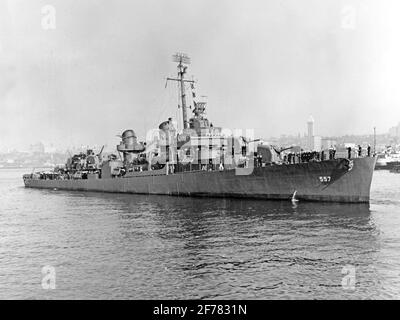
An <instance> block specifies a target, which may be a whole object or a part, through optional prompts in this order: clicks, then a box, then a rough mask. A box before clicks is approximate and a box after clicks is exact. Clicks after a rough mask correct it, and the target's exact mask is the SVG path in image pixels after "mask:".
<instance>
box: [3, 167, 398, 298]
mask: <svg viewBox="0 0 400 320" xmlns="http://www.w3.org/2000/svg"><path fill="white" fill-rule="evenodd" d="M22 173H23V171H21V170H4V169H3V170H0V298H2V299H12V298H20V299H79V298H85V299H86V298H87V299H100V298H105V299H116V298H130V299H170V298H176V299H196V298H199V299H205V298H210V299H213V298H219V299H225V298H229V299H271V298H272V299H283V298H290V299H299V298H306V299H314V298H319V299H326V298H334V299H337V298H345V299H348V298H350V299H355V298H357V299H359V298H399V297H400V174H393V173H389V172H386V171H377V172H375V173H374V179H373V185H372V190H371V196H372V200H371V203H370V205H346V204H321V203H306V202H299V203H298V205H297V206H294V205H292V203H291V202H289V201H285V202H280V201H254V200H237V199H206V198H179V197H167V196H140V195H122V194H101V193H81V192H66V191H53V190H35V189H25V188H24V187H23V186H22V179H21V175H22ZM43 266H52V267H54V268H55V269H54V270H55V273H56V277H55V284H56V288H55V289H54V290H51V289H49V290H46V289H43V288H42V278H43V275H42V268H43ZM345 266H353V267H354V268H355V269H354V270H355V288H354V290H353V289H352V288H351V287H350V288H349V287H346V286H345V287H343V286H342V279H343V277H345V276H346V274H342V269H343V267H345ZM347 270H348V269H347Z"/></svg>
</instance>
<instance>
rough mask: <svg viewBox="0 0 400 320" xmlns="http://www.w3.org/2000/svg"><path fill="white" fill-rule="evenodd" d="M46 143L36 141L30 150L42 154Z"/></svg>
mask: <svg viewBox="0 0 400 320" xmlns="http://www.w3.org/2000/svg"><path fill="white" fill-rule="evenodd" d="M44 150H45V149H44V144H43V143H41V142H38V143H35V144H31V146H30V148H29V151H30V152H31V153H33V154H35V153H36V154H42V153H44Z"/></svg>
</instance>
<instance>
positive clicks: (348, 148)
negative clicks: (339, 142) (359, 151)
mask: <svg viewBox="0 0 400 320" xmlns="http://www.w3.org/2000/svg"><path fill="white" fill-rule="evenodd" d="M347 158H348V159H351V147H347Z"/></svg>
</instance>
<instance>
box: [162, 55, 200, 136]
mask: <svg viewBox="0 0 400 320" xmlns="http://www.w3.org/2000/svg"><path fill="white" fill-rule="evenodd" d="M172 61H174V62H178V78H167V82H168V81H178V82H179V84H180V89H181V103H182V118H183V128H184V129H187V128H188V127H189V125H188V120H187V106H186V90H185V82H190V83H195V81H194V80H186V79H185V74H186V69H187V65H189V64H190V58H189V56H188V55H187V54H185V53H179V52H178V53H176V54H174V55H173V56H172Z"/></svg>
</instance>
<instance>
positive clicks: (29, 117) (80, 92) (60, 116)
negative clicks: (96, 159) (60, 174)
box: [0, 0, 400, 149]
mask: <svg viewBox="0 0 400 320" xmlns="http://www.w3.org/2000/svg"><path fill="white" fill-rule="evenodd" d="M45 5H51V6H53V7H54V8H55V10H56V25H55V27H56V28H55V29H44V28H43V25H42V22H43V21H42V20H43V17H44V16H45V15H46V14H43V13H42V8H43V6H45ZM399 9H400V2H399V1H395V0H393V1H388V0H379V1H372V0H370V1H365V0H364V1H352V0H342V1H341V0H324V1H321V0H301V1H300V0H292V1H284V0H281V1H279V0H260V1H254V0H241V1H238V0H212V1H205V0H197V1H194V0H168V1H165V0H163V1H161V0H158V1H149V0H144V1H133V0H126V1H122V0H121V1H105V0H93V1H91V0H80V1H74V0H59V1H56V0H46V1H39V0H24V1H18V0H10V1H6V0H0V149H1V148H2V147H3V148H4V146H7V147H12V146H16V147H24V146H26V145H29V144H30V143H34V142H36V141H43V142H46V143H55V144H56V146H60V147H61V148H64V147H65V146H67V145H71V144H76V145H78V144H100V145H101V144H102V143H107V144H108V145H109V146H113V145H115V144H116V143H117V142H118V138H117V137H116V135H117V134H120V133H121V132H122V130H124V129H127V128H132V129H134V130H135V131H136V132H137V133H138V134H139V135H143V134H144V132H145V130H147V129H150V128H153V127H156V126H158V124H159V123H160V122H161V121H163V120H166V118H167V117H168V116H173V117H174V118H176V116H177V114H178V113H177V108H176V106H177V91H176V85H174V84H171V85H170V86H169V87H168V88H167V89H165V88H164V85H165V77H166V76H173V75H175V74H176V65H175V64H174V63H173V62H172V61H171V55H172V54H173V53H174V52H176V51H181V52H185V53H187V54H189V55H190V57H191V58H192V64H191V65H190V69H189V72H190V74H193V76H194V77H195V79H197V80H198V81H199V84H198V89H199V91H198V94H200V95H206V96H207V97H208V103H209V105H208V116H209V118H210V120H211V121H212V122H213V123H214V125H215V126H222V127H228V128H243V129H246V128H253V129H255V130H256V135H257V136H263V137H269V136H279V135H280V134H297V133H301V134H303V133H304V132H305V131H306V121H307V119H308V117H309V116H310V114H312V115H313V117H314V119H315V131H316V134H319V135H323V136H329V135H343V134H351V133H355V134H359V133H372V132H373V127H374V126H376V127H377V131H378V133H379V132H387V131H388V128H389V127H391V126H394V125H396V124H397V123H398V122H399V121H400V108H399V103H400V19H399V17H398V16H399V14H400V10H399Z"/></svg>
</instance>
